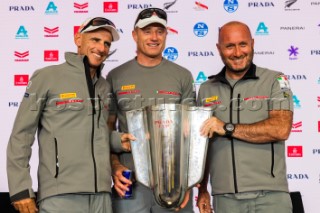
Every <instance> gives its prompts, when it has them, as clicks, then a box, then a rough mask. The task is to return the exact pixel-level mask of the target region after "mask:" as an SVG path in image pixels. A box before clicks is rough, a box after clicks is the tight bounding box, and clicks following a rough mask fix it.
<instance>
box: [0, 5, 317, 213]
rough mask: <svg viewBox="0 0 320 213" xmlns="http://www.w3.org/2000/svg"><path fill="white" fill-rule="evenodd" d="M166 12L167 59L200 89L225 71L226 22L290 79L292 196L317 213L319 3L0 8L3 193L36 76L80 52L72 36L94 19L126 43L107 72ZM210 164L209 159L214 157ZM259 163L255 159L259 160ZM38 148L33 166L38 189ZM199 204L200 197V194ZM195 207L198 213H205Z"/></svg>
mask: <svg viewBox="0 0 320 213" xmlns="http://www.w3.org/2000/svg"><path fill="white" fill-rule="evenodd" d="M148 7H160V8H163V9H164V10H165V11H167V13H168V19H169V21H168V32H169V33H168V38H167V48H166V49H165V50H164V52H163V56H164V57H165V58H167V59H169V60H171V61H174V62H175V63H178V64H180V65H182V66H185V67H186V68H188V69H189V70H190V71H191V72H192V73H193V76H194V79H195V84H196V88H197V89H198V88H199V85H200V84H201V83H202V82H204V81H206V80H207V77H208V76H210V75H212V74H215V73H217V72H218V71H220V69H221V68H222V65H223V64H222V62H221V60H220V56H219V53H218V52H217V49H216V46H215V44H216V42H217V34H218V28H219V27H220V26H221V25H222V24H224V23H225V22H227V21H231V20H239V21H243V22H245V23H247V24H248V25H249V27H250V28H251V31H252V35H253V37H254V38H255V56H254V62H255V63H256V64H257V65H259V66H262V67H268V68H270V69H275V70H279V71H282V72H284V73H285V74H286V75H287V78H288V79H289V80H290V84H291V87H292V90H293V93H294V96H293V101H294V107H295V114H294V122H293V126H292V133H291V136H290V138H289V140H288V141H287V142H286V146H287V149H286V155H287V163H288V176H287V177H288V181H289V185H290V191H301V193H302V199H303V202H304V206H305V210H306V212H309V213H317V212H318V210H317V209H318V205H317V202H318V200H316V197H320V167H319V162H320V115H319V114H320V113H319V111H320V72H319V71H320V64H319V61H320V43H319V39H320V17H319V15H318V14H319V10H320V1H316V0H289V1H288V0H277V1H275V0H273V1H269V0H268V1H263V0H261V1H259V0H252V1H250V0H241V1H240V0H201V1H200V0H199V1H198V0H118V1H116V0H113V1H102V0H94V1H93V0H74V1H61V0H52V1H50V0H43V1H32V0H15V1H9V0H3V1H1V4H0V20H1V22H2V24H1V32H2V35H1V42H2V43H1V47H2V48H1V49H0V63H1V68H0V69H1V72H0V79H2V81H1V84H0V97H1V99H0V107H1V108H0V113H1V115H0V117H1V120H2V122H1V126H0V129H1V130H2V131H1V132H2V134H1V136H0V137H1V143H2V146H1V147H2V149H1V150H0V171H1V176H0V191H1V192H7V191H8V186H7V177H6V146H7V142H8V138H9V136H10V133H11V128H12V125H13V122H14V118H15V116H16V113H17V109H18V107H19V104H20V101H21V99H22V96H23V94H24V91H25V87H26V85H27V83H28V80H29V78H30V77H31V75H32V73H33V72H34V71H35V70H36V69H38V68H41V67H44V66H49V65H54V64H58V63H61V62H63V61H64V52H65V51H76V47H75V45H74V43H73V35H74V32H75V31H76V30H77V28H78V27H79V25H80V24H81V22H82V21H83V20H85V19H86V18H87V17H91V16H105V17H107V18H109V19H111V20H112V21H114V23H115V24H116V26H117V28H118V30H119V32H120V35H121V39H120V41H118V42H115V43H113V44H112V47H111V51H113V52H114V53H113V54H112V55H111V56H110V58H109V59H108V60H107V61H106V66H105V68H104V70H103V75H104V76H105V75H106V74H107V73H108V71H109V70H110V69H112V68H114V67H116V66H118V65H120V64H121V63H124V62H126V61H127V60H129V59H131V58H133V57H134V56H135V43H134V40H133V39H132V36H131V31H132V29H133V24H134V23H133V22H134V20H135V18H136V16H137V14H138V12H139V11H140V10H142V9H144V8H148ZM209 157H210V156H209ZM253 160H254V159H253ZM37 163H38V157H37V143H36V142H35V145H34V147H33V156H32V159H31V162H30V166H31V172H32V176H33V180H34V182H33V187H34V189H35V190H37V181H36V170H37ZM194 192H195V196H194V198H193V199H194V201H195V200H196V195H197V190H196V189H195V190H194ZM195 203H196V202H194V208H195V211H196V212H198V209H197V208H196V206H195Z"/></svg>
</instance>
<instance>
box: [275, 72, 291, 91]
mask: <svg viewBox="0 0 320 213" xmlns="http://www.w3.org/2000/svg"><path fill="white" fill-rule="evenodd" d="M277 80H278V82H279V85H280V88H281V90H288V89H290V84H289V81H288V79H287V77H286V76H285V75H279V76H278V77H277Z"/></svg>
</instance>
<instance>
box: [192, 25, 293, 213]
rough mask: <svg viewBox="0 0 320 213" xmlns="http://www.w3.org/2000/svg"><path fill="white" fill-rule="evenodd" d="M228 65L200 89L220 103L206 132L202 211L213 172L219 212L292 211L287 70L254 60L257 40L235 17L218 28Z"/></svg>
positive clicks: (201, 99) (203, 99) (207, 100)
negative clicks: (288, 172)
mask: <svg viewBox="0 0 320 213" xmlns="http://www.w3.org/2000/svg"><path fill="white" fill-rule="evenodd" d="M217 48H218V50H219V53H220V56H221V59H222V61H223V63H224V64H225V66H224V68H223V69H222V70H221V72H219V73H218V74H216V75H213V76H211V77H209V80H208V81H207V82H205V83H203V84H202V85H201V86H200V89H199V96H198V104H200V105H205V106H211V107H213V108H214V109H215V111H214V116H213V117H211V118H210V119H208V120H207V121H205V122H204V124H203V126H202V129H201V132H202V134H203V135H207V136H208V137H209V138H210V143H209V147H208V154H207V167H206V174H207V175H205V178H204V181H203V182H202V185H201V188H200V189H199V196H198V206H199V208H200V212H208V211H209V212H210V208H208V206H209V203H210V195H209V193H208V191H207V181H208V173H209V172H210V178H211V186H212V195H213V196H214V199H213V204H214V205H213V206H214V211H215V212H216V213H229V212H232V213H247V212H252V213H253V212H256V213H265V212H281V213H290V212H292V204H291V200H290V195H289V193H288V182H287V176H286V162H285V140H287V138H288V137H289V134H290V130H291V126H292V118H293V103H292V92H291V89H290V85H289V82H288V80H287V78H286V76H285V75H284V74H283V73H281V72H276V71H272V70H269V69H266V68H262V67H259V66H256V65H255V64H254V63H253V54H254V40H253V38H252V36H251V33H250V30H249V28H248V26H247V25H245V24H244V23H241V22H237V21H232V22H229V23H226V24H225V25H223V26H222V27H221V28H220V30H219V40H218V43H217Z"/></svg>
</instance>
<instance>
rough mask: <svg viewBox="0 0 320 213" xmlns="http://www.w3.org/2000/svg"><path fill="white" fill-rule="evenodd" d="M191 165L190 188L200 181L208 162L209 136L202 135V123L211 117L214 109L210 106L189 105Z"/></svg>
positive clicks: (189, 172)
mask: <svg viewBox="0 0 320 213" xmlns="http://www.w3.org/2000/svg"><path fill="white" fill-rule="evenodd" d="M187 110H189V112H188V114H189V122H190V124H189V125H190V126H191V127H190V134H189V137H190V138H189V140H190V142H189V144H190V148H189V165H188V168H189V169H188V188H191V187H193V186H195V185H196V184H198V183H200V182H201V180H202V178H203V175H204V169H205V164H206V157H207V148H208V138H207V137H203V136H201V135H200V127H201V125H202V123H203V122H204V121H205V120H206V119H208V118H210V117H211V115H212V109H211V108H208V107H189V108H188V109H187Z"/></svg>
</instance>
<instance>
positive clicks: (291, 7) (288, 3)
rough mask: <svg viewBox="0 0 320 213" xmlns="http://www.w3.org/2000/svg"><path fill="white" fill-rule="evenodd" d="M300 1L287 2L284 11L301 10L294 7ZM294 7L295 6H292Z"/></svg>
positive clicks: (289, 0)
mask: <svg viewBox="0 0 320 213" xmlns="http://www.w3.org/2000/svg"><path fill="white" fill-rule="evenodd" d="M297 1H298V0H286V1H285V2H284V10H285V11H297V10H300V9H299V8H294V5H295V3H296V2H297ZM292 5H293V6H292Z"/></svg>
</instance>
